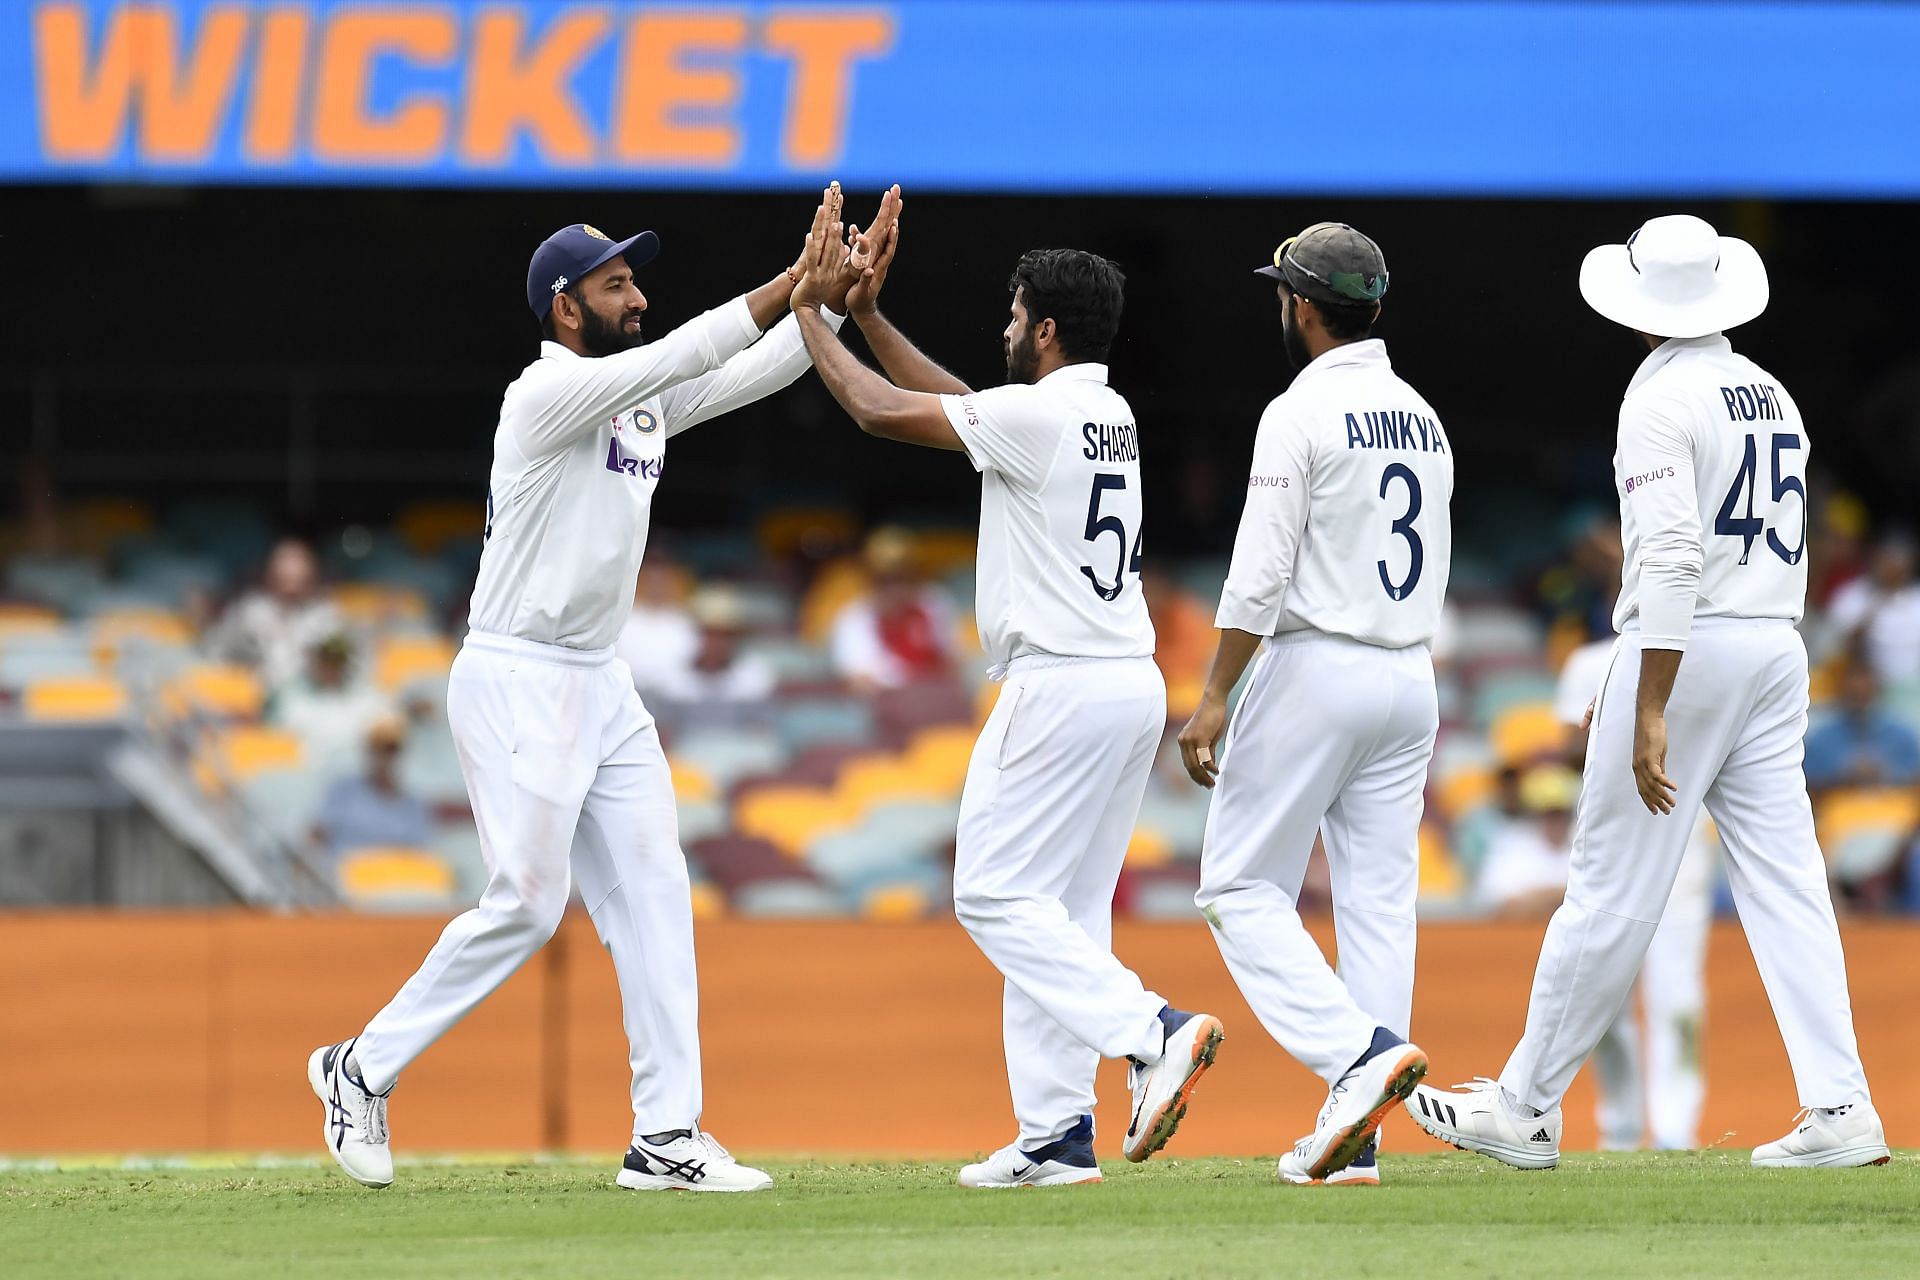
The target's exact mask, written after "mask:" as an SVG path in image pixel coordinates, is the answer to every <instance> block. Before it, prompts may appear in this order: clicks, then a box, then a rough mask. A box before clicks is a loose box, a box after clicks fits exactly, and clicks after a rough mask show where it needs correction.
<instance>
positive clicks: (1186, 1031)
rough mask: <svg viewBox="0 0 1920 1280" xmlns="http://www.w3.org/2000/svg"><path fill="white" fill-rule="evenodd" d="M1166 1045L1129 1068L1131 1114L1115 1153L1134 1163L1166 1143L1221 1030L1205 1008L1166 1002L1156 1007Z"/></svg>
mask: <svg viewBox="0 0 1920 1280" xmlns="http://www.w3.org/2000/svg"><path fill="white" fill-rule="evenodd" d="M1160 1025H1161V1026H1162V1027H1163V1028H1164V1029H1165V1033H1166V1047H1165V1049H1164V1050H1162V1052H1161V1055H1160V1061H1158V1062H1155V1063H1143V1062H1138V1061H1136V1062H1134V1064H1133V1066H1132V1069H1131V1072H1130V1073H1129V1077H1128V1079H1129V1082H1130V1083H1131V1084H1132V1086H1133V1115H1132V1121H1131V1123H1129V1124H1128V1125H1127V1137H1126V1141H1125V1142H1124V1143H1123V1144H1122V1146H1121V1153H1122V1154H1123V1155H1125V1156H1126V1157H1127V1159H1129V1160H1131V1161H1133V1162H1134V1163H1135V1164H1138V1163H1140V1162H1141V1161H1142V1160H1145V1159H1146V1158H1147V1157H1148V1156H1151V1155H1152V1154H1153V1153H1154V1152H1156V1151H1158V1150H1159V1149H1160V1148H1162V1147H1164V1146H1166V1145H1167V1139H1169V1138H1171V1137H1173V1134H1174V1131H1175V1130H1176V1129H1178V1128H1179V1127H1180V1118H1181V1117H1182V1116H1184V1115H1186V1114H1187V1104H1188V1102H1189V1101H1190V1100H1191V1099H1192V1097H1193V1088H1194V1086H1195V1085H1197V1084H1199V1083H1200V1077H1201V1076H1203V1075H1205V1074H1206V1072H1207V1068H1208V1067H1211V1066H1212V1065H1213V1058H1214V1054H1215V1053H1217V1052H1218V1051H1219V1049H1220V1042H1221V1041H1222V1040H1224V1039H1225V1038H1226V1032H1225V1031H1224V1030H1223V1029H1222V1028H1221V1026H1220V1019H1218V1018H1216V1017H1214V1016H1213V1015H1212V1014H1207V1013H1185V1012H1182V1011H1181V1010H1179V1009H1176V1008H1174V1007H1173V1006H1172V1005H1168V1006H1167V1007H1166V1008H1164V1009H1162V1010H1161V1011H1160Z"/></svg>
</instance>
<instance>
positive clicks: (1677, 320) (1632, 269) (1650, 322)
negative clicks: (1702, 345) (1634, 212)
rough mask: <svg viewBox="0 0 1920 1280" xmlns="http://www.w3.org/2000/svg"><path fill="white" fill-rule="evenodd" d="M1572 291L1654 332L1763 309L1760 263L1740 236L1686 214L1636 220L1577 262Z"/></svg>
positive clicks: (1701, 326) (1681, 330)
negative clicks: (1623, 235)
mask: <svg viewBox="0 0 1920 1280" xmlns="http://www.w3.org/2000/svg"><path fill="white" fill-rule="evenodd" d="M1580 296H1581V297H1583V298H1585V299H1586V300H1587V305H1588V306H1590V307H1592V308H1593V309H1594V310H1595V311H1598V312H1599V313H1600V314H1601V315H1603V316H1605V317H1606V318H1607V319H1609V320H1611V321H1613V322H1614V323H1616V324H1623V325H1626V326H1627V327H1628V328H1629V329H1637V330H1639V331H1640V332H1641V333H1648V334H1652V335H1654V336H1655V337H1661V338H1698V337H1703V336H1705V335H1706V334H1709V333H1719V332H1720V331H1721V330H1723V329H1731V328H1733V327H1734V326H1735V325H1741V324H1745V323H1746V322H1747V321H1749V320H1751V319H1753V318H1754V317H1755V316H1757V315H1759V314H1760V313H1761V312H1762V311H1765V310H1766V309H1767V267H1766V264H1765V263H1763V262H1761V261H1760V254H1759V253H1758V252H1757V251H1756V250H1755V249H1754V247H1753V246H1752V245H1750V244H1748V243H1747V242H1746V241H1745V240H1740V239H1737V238H1735V237H1733V236H1723V235H1721V234H1719V233H1718V232H1716V231H1715V230H1714V229H1713V225H1712V224H1711V223H1709V222H1706V221H1704V220H1702V219H1700V218H1696V217H1693V216H1692V215H1691V214H1684V213H1679V214H1670V215H1668V216H1667V217H1664V218H1654V219H1652V220H1651V221H1649V222H1647V223H1646V224H1644V225H1643V226H1642V227H1641V228H1640V229H1639V230H1638V231H1636V232H1634V233H1633V235H1632V236H1631V237H1630V238H1629V239H1628V240H1627V242H1626V243H1625V244H1603V245H1601V246H1600V247H1599V248H1597V249H1595V250H1594V251H1593V252H1591V253H1589V254H1588V255H1587V260H1586V261H1585V262H1583V263H1581V264H1580Z"/></svg>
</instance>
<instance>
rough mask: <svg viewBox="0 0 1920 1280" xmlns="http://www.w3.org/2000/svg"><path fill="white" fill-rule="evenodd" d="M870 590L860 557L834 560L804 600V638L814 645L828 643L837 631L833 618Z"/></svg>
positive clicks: (802, 610)
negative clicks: (834, 629)
mask: <svg viewBox="0 0 1920 1280" xmlns="http://www.w3.org/2000/svg"><path fill="white" fill-rule="evenodd" d="M866 590H867V570H866V567H865V565H864V564H863V562H862V561H861V559H860V557H858V556H842V557H840V558H839V559H838V560H834V561H830V562H829V563H828V564H827V565H825V566H824V567H823V568H822V569H821V570H820V573H819V574H818V576H816V577H815V578H814V580H813V585H812V586H810V587H808V588H807V594H806V596H805V598H803V599H802V600H801V601H800V619H799V630H800V638H801V639H802V640H805V641H806V642H807V643H808V644H811V645H822V644H825V643H826V642H827V637H828V635H830V634H831V633H832V631H833V620H834V619H835V618H837V617H839V616H840V611H841V610H842V609H844V608H846V607H847V606H848V605H849V604H852V603H853V602H854V601H855V600H858V599H859V598H860V597H861V596H863V595H865V594H866Z"/></svg>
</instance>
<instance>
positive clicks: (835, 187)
mask: <svg viewBox="0 0 1920 1280" xmlns="http://www.w3.org/2000/svg"><path fill="white" fill-rule="evenodd" d="M845 199H846V197H845V196H844V195H843V194H842V193H841V191H840V183H839V181H838V180H835V181H833V182H830V183H828V184H827V186H826V188H825V189H824V190H822V191H821V192H820V203H819V205H818V206H817V207H816V208H815V209H814V211H813V227H812V228H811V229H810V230H809V231H808V232H807V238H806V242H805V243H804V244H803V245H802V246H801V248H800V256H799V257H798V258H796V259H794V263H793V265H792V266H790V267H788V268H787V279H789V280H791V281H793V283H794V284H796V285H797V284H799V283H800V277H801V276H803V275H805V274H806V273H807V263H808V261H809V260H810V258H811V257H812V252H813V245H814V242H815V241H817V240H819V239H821V238H823V237H826V236H831V237H832V238H833V240H834V241H835V242H836V243H838V242H839V239H840V209H841V205H842V204H843V203H844V202H845Z"/></svg>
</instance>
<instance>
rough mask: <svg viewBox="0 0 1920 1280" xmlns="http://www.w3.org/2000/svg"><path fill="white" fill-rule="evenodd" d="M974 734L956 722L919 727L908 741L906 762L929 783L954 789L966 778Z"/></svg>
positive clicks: (960, 785)
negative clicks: (918, 730)
mask: <svg viewBox="0 0 1920 1280" xmlns="http://www.w3.org/2000/svg"><path fill="white" fill-rule="evenodd" d="M975 736H976V735H975V733H974V731H973V730H972V729H970V728H968V727H967V726H965V725H958V724H942V725H935V726H933V727H932V728H930V729H922V730H921V731H920V732H919V733H916V734H915V735H914V736H913V741H912V742H910V743H908V744H907V763H908V764H910V765H912V766H913V768H914V770H915V771H916V772H918V773H920V774H921V775H923V776H924V777H925V778H926V779H927V780H928V782H929V783H930V784H932V785H935V786H939V787H942V788H945V789H946V791H948V792H949V793H951V792H957V791H958V790H959V789H960V788H961V787H962V786H963V785H965V783H966V781H967V766H968V764H969V763H971V762H972V760H973V742H974V738H975Z"/></svg>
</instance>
